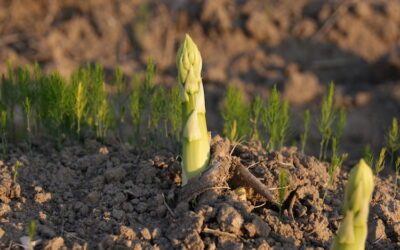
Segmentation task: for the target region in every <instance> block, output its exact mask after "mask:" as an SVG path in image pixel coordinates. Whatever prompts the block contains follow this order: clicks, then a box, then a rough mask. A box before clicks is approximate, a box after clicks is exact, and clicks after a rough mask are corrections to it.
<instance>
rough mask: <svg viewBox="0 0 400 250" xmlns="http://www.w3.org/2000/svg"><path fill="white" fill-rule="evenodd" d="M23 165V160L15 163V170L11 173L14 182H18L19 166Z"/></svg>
mask: <svg viewBox="0 0 400 250" xmlns="http://www.w3.org/2000/svg"><path fill="white" fill-rule="evenodd" d="M21 166H22V162H20V161H16V162H15V163H14V166H13V170H12V173H11V176H12V180H13V182H14V183H17V176H18V171H19V168H20V167H21Z"/></svg>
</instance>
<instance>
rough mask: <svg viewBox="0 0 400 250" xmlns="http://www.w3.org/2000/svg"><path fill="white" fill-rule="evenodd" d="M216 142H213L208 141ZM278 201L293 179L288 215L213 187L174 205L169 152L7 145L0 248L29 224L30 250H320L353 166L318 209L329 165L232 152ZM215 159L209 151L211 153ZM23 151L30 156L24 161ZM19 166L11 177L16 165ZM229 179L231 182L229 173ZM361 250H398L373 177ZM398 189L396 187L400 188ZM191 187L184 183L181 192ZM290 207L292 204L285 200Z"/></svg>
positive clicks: (394, 206)
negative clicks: (283, 183)
mask: <svg viewBox="0 0 400 250" xmlns="http://www.w3.org/2000/svg"><path fill="white" fill-rule="evenodd" d="M214 141H215V139H214ZM230 150H231V151H232V156H230V155H229V154H228V155H225V156H223V157H228V158H230V159H231V161H230V162H232V164H233V163H234V162H236V163H235V164H241V165H243V166H244V167H246V168H247V169H248V170H249V171H250V172H251V173H252V174H253V175H254V176H255V177H256V178H257V179H258V180H259V181H261V183H262V184H264V185H265V186H266V187H267V188H268V189H269V192H271V193H273V194H274V199H275V202H277V189H276V188H277V187H278V172H279V169H280V168H284V169H286V170H287V171H288V172H289V173H290V187H289V189H290V191H293V190H294V192H295V195H294V199H292V207H291V208H289V209H286V210H284V211H283V213H282V214H281V215H280V214H279V210H278V209H277V208H276V207H274V206H272V205H271V203H270V201H268V200H266V199H265V198H264V197H263V196H262V195H260V194H258V193H257V192H255V191H254V190H253V189H252V188H250V187H249V186H247V187H245V188H246V199H243V195H240V194H238V192H236V191H235V188H236V187H237V186H235V184H234V183H232V182H229V181H227V182H225V183H218V185H216V186H215V187H214V188H208V189H207V190H203V191H202V192H200V193H198V194H196V195H195V196H194V198H193V199H191V200H189V201H184V202H179V201H180V197H179V196H180V195H181V194H182V187H181V179H180V174H181V172H180V163H179V161H178V160H177V156H176V155H175V154H173V153H170V152H167V151H165V152H162V151H159V152H157V153H149V152H144V151H140V150H138V149H137V148H136V149H135V148H133V147H132V146H130V145H126V144H120V143H118V142H116V141H111V140H110V141H108V142H106V143H104V144H102V143H99V142H97V141H94V140H86V141H85V143H84V144H70V145H68V144H66V145H63V147H62V149H61V150H60V151H56V150H55V149H54V148H53V147H52V145H51V144H48V145H46V144H38V145H33V147H32V151H31V152H29V151H27V148H26V146H25V145H10V159H8V160H6V161H3V162H1V166H0V200H1V203H0V204H1V205H0V206H1V210H0V211H1V212H0V221H1V224H0V248H1V249H6V248H11V249H19V248H20V245H19V244H20V241H19V238H20V237H22V236H26V235H27V226H28V224H29V222H30V221H32V220H33V221H35V222H36V225H37V234H36V236H35V238H34V240H40V242H39V243H38V245H37V247H36V248H37V249H87V248H89V249H204V248H205V249H327V248H328V247H329V246H330V244H331V242H332V238H333V237H334V234H335V232H336V231H337V229H338V226H339V223H340V220H341V214H340V209H341V205H342V199H343V191H344V185H345V183H346V181H347V178H348V171H349V168H350V167H347V166H345V167H343V168H342V169H341V170H340V172H338V174H337V176H336V178H335V183H334V185H333V186H332V187H331V188H330V189H329V192H328V195H327V197H326V199H325V203H324V204H323V205H322V196H323V193H324V188H325V186H326V183H327V181H328V178H329V175H328V173H327V164H326V163H323V162H319V161H318V160H316V159H315V158H314V157H310V156H306V155H304V154H302V153H300V152H298V151H297V149H296V148H285V149H283V150H282V151H281V152H275V151H271V152H265V151H264V150H262V149H261V148H260V147H259V146H257V145H251V144H250V145H242V144H240V145H233V146H230ZM213 151H215V148H214V149H213ZM27 152H29V153H27ZM17 160H19V161H20V162H22V164H23V165H22V166H21V167H20V168H19V169H18V170H17V175H16V181H13V176H14V175H15V169H14V167H13V166H14V163H15V162H16V161H17ZM229 175H230V176H231V177H232V176H233V177H232V178H234V173H230V174H229ZM375 182H376V188H375V191H374V194H373V200H372V202H371V206H370V209H371V211H370V218H369V233H368V239H367V249H398V248H399V247H400V243H399V242H400V224H399V222H400V213H399V211H400V196H399V195H397V197H396V198H394V195H393V180H392V179H390V178H389V179H385V180H382V179H380V178H379V177H376V180H375ZM399 184H400V183H399ZM188 185H189V184H188ZM292 198H293V197H292Z"/></svg>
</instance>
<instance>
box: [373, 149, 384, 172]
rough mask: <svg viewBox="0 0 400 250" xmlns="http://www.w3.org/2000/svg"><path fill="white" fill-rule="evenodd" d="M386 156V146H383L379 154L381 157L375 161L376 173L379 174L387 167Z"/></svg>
mask: <svg viewBox="0 0 400 250" xmlns="http://www.w3.org/2000/svg"><path fill="white" fill-rule="evenodd" d="M385 157H386V148H382V149H381V152H380V154H379V159H378V161H377V162H375V174H376V175H379V173H380V172H381V171H382V170H383V169H384V168H385Z"/></svg>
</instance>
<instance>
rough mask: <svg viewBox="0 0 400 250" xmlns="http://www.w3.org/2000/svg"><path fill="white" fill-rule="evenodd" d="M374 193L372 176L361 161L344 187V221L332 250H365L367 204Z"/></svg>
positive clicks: (368, 168) (370, 171) (351, 172)
mask: <svg viewBox="0 0 400 250" xmlns="http://www.w3.org/2000/svg"><path fill="white" fill-rule="evenodd" d="M373 191H374V176H373V174H372V170H371V168H370V167H369V166H368V165H367V164H366V163H365V161H364V160H363V159H361V160H360V162H359V163H358V164H357V166H355V167H354V168H353V169H352V170H351V171H350V176H349V182H348V183H347V186H346V191H345V196H344V204H343V213H344V219H343V221H342V224H341V225H340V227H339V230H338V233H337V236H336V238H335V240H334V242H333V245H332V250H342V249H348V250H358V249H365V240H366V238H367V231H368V213H369V203H370V201H371V198H372V192H373Z"/></svg>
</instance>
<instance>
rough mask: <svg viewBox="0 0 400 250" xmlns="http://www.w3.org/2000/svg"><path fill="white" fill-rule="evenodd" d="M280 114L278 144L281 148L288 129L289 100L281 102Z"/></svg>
mask: <svg viewBox="0 0 400 250" xmlns="http://www.w3.org/2000/svg"><path fill="white" fill-rule="evenodd" d="M280 114H281V115H280V120H279V138H278V145H279V148H282V147H283V144H284V142H285V140H286V137H287V135H288V131H289V102H288V101H287V100H284V101H283V102H282V103H281V111H280Z"/></svg>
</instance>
